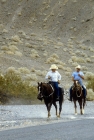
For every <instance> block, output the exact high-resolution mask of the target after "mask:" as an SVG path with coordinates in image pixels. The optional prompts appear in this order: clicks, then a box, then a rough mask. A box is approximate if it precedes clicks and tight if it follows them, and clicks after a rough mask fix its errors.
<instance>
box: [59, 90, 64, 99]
mask: <svg viewBox="0 0 94 140" xmlns="http://www.w3.org/2000/svg"><path fill="white" fill-rule="evenodd" d="M60 92H61V96H62V102H64V88H62V87H60Z"/></svg>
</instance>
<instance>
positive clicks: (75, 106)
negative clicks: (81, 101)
mask: <svg viewBox="0 0 94 140" xmlns="http://www.w3.org/2000/svg"><path fill="white" fill-rule="evenodd" d="M73 101H74V108H75V115H77V105H76V100H73Z"/></svg>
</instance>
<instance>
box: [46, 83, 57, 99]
mask: <svg viewBox="0 0 94 140" xmlns="http://www.w3.org/2000/svg"><path fill="white" fill-rule="evenodd" d="M49 85H50V87H51V88H52V90H53V92H52V93H50V94H49V95H48V96H45V95H44V94H43V97H44V98H49V97H50V96H51V95H53V93H54V88H53V86H52V85H51V84H49Z"/></svg>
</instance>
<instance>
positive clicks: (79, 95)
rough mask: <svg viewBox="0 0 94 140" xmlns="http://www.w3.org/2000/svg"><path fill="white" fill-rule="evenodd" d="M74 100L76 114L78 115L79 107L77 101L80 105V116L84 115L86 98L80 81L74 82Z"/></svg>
mask: <svg viewBox="0 0 94 140" xmlns="http://www.w3.org/2000/svg"><path fill="white" fill-rule="evenodd" d="M72 98H73V102H74V108H75V114H76V115H77V105H76V101H78V103H79V105H80V114H81V115H82V114H84V106H85V102H86V100H85V97H84V94H83V90H82V86H80V84H79V83H78V81H74V84H73V87H72Z"/></svg>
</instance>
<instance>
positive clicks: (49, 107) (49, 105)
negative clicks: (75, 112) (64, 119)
mask: <svg viewBox="0 0 94 140" xmlns="http://www.w3.org/2000/svg"><path fill="white" fill-rule="evenodd" d="M51 106H52V102H51V103H48V118H49V117H50V116H51V114H50V110H51Z"/></svg>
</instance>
